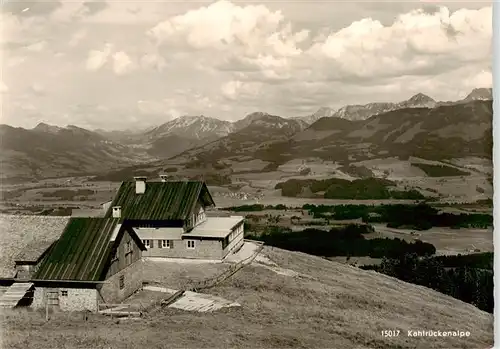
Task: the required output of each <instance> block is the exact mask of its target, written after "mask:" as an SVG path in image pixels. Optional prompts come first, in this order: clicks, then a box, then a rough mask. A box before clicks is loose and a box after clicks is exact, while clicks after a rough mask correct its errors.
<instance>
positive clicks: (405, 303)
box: [1, 247, 493, 349]
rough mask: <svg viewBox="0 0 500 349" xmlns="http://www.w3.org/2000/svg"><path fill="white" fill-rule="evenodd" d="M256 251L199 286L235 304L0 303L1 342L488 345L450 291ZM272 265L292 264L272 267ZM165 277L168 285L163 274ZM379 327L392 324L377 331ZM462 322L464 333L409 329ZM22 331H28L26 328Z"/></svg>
mask: <svg viewBox="0 0 500 349" xmlns="http://www.w3.org/2000/svg"><path fill="white" fill-rule="evenodd" d="M262 253H263V258H260V259H259V260H260V261H259V260H257V261H256V262H254V263H253V264H251V265H249V266H247V267H245V268H243V269H242V270H240V271H239V272H238V273H237V274H235V275H234V276H232V277H231V278H229V279H228V280H226V281H224V282H223V283H222V284H220V285H219V286H217V287H215V288H213V289H210V290H207V291H206V292H207V293H210V294H213V295H216V296H219V297H223V298H225V299H228V300H231V301H234V302H237V303H239V304H241V307H234V308H226V309H222V310H219V311H216V312H213V313H194V312H187V311H182V310H178V309H171V308H167V309H165V310H163V311H160V312H158V313H155V314H154V316H153V315H152V316H148V315H147V314H146V316H145V317H144V318H142V319H140V320H136V321H132V320H131V321H126V320H116V319H115V320H112V319H110V318H105V317H103V316H99V315H91V316H90V318H89V320H88V321H83V319H82V316H81V315H80V314H59V315H54V316H53V317H52V318H51V320H50V321H49V322H45V319H44V314H42V313H36V312H34V313H23V312H20V313H12V312H10V311H9V312H4V313H3V316H2V318H1V326H2V329H3V333H2V341H3V347H5V348H13V349H16V348H23V349H30V348H36V349H45V348H52V349H59V348H90V347H91V348H95V349H101V348H103V349H104V348H117V349H119V348H136V347H144V348H165V346H166V343H168V347H169V348H172V349H177V348H179V349H181V348H183V349H184V348H356V349H386V348H389V349H391V348H394V349H396V348H398V349H406V348H408V349H409V348H412V349H414V348H422V349H424V348H425V349H427V348H429V349H432V348H443V349H444V348H446V349H449V348H464V349H465V348H486V347H489V346H491V345H492V343H493V317H492V315H491V314H487V313H485V312H482V311H480V310H478V309H477V308H475V307H473V306H472V305H469V304H466V303H463V302H461V301H458V300H456V299H453V298H451V297H448V296H445V295H443V294H440V293H438V292H435V291H432V290H430V289H428V288H425V287H420V286H415V285H411V284H408V283H405V282H402V281H399V280H397V279H394V278H391V277H387V276H384V275H381V274H378V273H375V272H371V271H363V270H360V269H358V268H355V267H351V266H346V265H342V264H339V263H335V262H330V261H327V260H324V259H322V258H318V257H314V256H309V255H305V254H302V253H295V252H288V251H283V250H280V249H276V248H269V247H265V248H264V250H263V252H262ZM264 261H266V262H265V263H267V264H272V265H275V267H276V268H278V267H279V268H283V269H286V270H293V271H294V272H295V273H293V274H290V273H289V274H286V273H277V272H275V271H273V270H272V269H270V268H269V267H268V266H267V265H264V264H263V263H264ZM164 286H165V287H169V284H168V279H167V278H166V279H165V281H164ZM385 329H392V330H399V331H401V332H400V335H399V336H397V337H392V338H389V337H383V336H382V335H381V331H382V330H385ZM438 329H439V330H441V331H455V330H460V331H469V332H470V333H471V335H470V337H468V338H453V337H441V338H436V337H420V338H412V337H408V335H407V330H438ZM28 334H29V335H28Z"/></svg>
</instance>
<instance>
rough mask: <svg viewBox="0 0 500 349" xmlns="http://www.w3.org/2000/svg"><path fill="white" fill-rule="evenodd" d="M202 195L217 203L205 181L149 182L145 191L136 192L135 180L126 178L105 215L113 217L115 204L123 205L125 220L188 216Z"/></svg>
mask: <svg viewBox="0 0 500 349" xmlns="http://www.w3.org/2000/svg"><path fill="white" fill-rule="evenodd" d="M198 198H200V199H201V200H202V201H204V202H205V203H206V204H207V205H215V203H214V200H213V198H212V196H211V195H210V192H209V191H208V188H207V186H206V184H205V183H204V182H201V181H176V182H174V181H172V182H148V183H146V191H145V192H144V193H143V194H136V192H135V182H123V183H122V185H121V186H120V189H119V190H118V193H117V194H116V196H115V198H114V199H113V203H112V204H111V207H110V208H109V209H108V211H107V212H106V215H105V217H108V218H109V217H112V208H113V206H121V218H122V219H123V220H127V219H130V220H184V219H186V218H187V216H188V215H189V213H190V212H191V211H192V210H193V208H194V207H195V205H196V202H197V200H198Z"/></svg>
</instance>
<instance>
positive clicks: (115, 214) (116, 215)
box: [113, 206, 122, 218]
mask: <svg viewBox="0 0 500 349" xmlns="http://www.w3.org/2000/svg"><path fill="white" fill-rule="evenodd" d="M121 216H122V207H121V206H113V218H120V217H121Z"/></svg>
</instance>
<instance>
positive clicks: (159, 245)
mask: <svg viewBox="0 0 500 349" xmlns="http://www.w3.org/2000/svg"><path fill="white" fill-rule="evenodd" d="M162 242H163V240H158V248H162V247H163V246H162V245H161V244H162Z"/></svg>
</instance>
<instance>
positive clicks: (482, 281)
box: [361, 253, 494, 313]
mask: <svg viewBox="0 0 500 349" xmlns="http://www.w3.org/2000/svg"><path fill="white" fill-rule="evenodd" d="M361 268H362V269H365V270H374V271H377V272H379V273H383V274H386V275H389V276H392V277H396V278H398V279H400V280H402V281H406V282H409V283H412V284H417V285H421V286H425V287H429V288H432V289H434V290H436V291H438V292H441V293H444V294H447V295H449V296H452V297H454V298H457V299H460V300H462V301H464V302H467V303H470V304H472V305H474V306H476V307H478V308H479V309H481V310H484V311H487V312H489V313H493V306H494V300H493V253H478V254H473V255H465V256H460V255H459V256H432V257H430V256H428V257H425V258H420V257H419V256H418V255H417V254H415V253H411V254H406V255H403V256H400V257H399V258H384V259H383V260H382V263H381V264H380V265H365V266H362V267H361Z"/></svg>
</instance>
